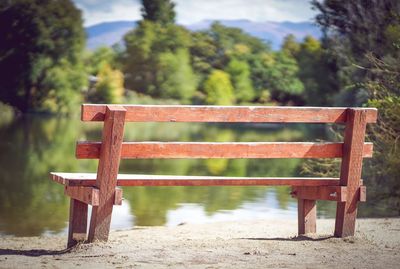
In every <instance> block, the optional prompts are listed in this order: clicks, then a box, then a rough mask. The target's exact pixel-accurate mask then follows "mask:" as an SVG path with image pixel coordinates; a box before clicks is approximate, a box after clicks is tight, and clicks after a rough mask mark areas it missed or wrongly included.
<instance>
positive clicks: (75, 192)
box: [64, 186, 99, 206]
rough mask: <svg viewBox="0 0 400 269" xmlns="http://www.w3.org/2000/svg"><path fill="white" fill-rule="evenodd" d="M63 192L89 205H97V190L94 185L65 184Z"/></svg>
mask: <svg viewBox="0 0 400 269" xmlns="http://www.w3.org/2000/svg"><path fill="white" fill-rule="evenodd" d="M64 194H65V195H68V196H69V197H71V198H73V199H75V200H78V201H80V202H82V203H85V204H88V205H91V206H98V205H99V190H98V189H97V188H95V187H83V186H75V187H73V186H65V190H64Z"/></svg>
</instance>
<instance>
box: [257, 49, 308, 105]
mask: <svg viewBox="0 0 400 269" xmlns="http://www.w3.org/2000/svg"><path fill="white" fill-rule="evenodd" d="M262 66H263V67H264V70H260V71H261V75H262V76H263V80H264V81H265V82H264V85H265V86H264V87H265V88H266V89H268V90H269V91H270V92H271V97H272V98H273V99H275V100H277V101H279V102H282V103H286V102H289V101H294V102H295V103H296V102H297V101H298V100H300V99H301V95H302V93H303V91H304V86H303V83H302V82H301V81H300V80H299V79H298V77H297V73H298V71H299V68H298V66H297V63H296V60H295V59H293V58H292V57H290V56H287V55H286V54H285V53H282V52H277V53H275V54H273V55H265V56H264V59H263V61H262Z"/></svg>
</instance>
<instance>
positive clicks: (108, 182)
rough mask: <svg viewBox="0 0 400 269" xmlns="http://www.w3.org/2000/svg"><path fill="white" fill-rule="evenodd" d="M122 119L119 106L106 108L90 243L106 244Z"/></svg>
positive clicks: (121, 111)
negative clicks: (99, 242)
mask: <svg viewBox="0 0 400 269" xmlns="http://www.w3.org/2000/svg"><path fill="white" fill-rule="evenodd" d="M125 115H126V110H125V109H124V108H123V107H121V106H107V108H106V115H105V120H104V127H103V136H102V147H101V151H100V159H99V165H98V168H97V177H96V187H97V188H98V189H99V205H98V206H94V207H93V208H92V216H91V219H90V228H89V236H88V241H89V242H93V241H95V240H100V241H107V240H108V234H109V232H110V223H111V214H112V209H113V205H114V201H115V187H116V185H117V175H118V170H119V161H120V155H121V147H122V139H123V136H124V124H125Z"/></svg>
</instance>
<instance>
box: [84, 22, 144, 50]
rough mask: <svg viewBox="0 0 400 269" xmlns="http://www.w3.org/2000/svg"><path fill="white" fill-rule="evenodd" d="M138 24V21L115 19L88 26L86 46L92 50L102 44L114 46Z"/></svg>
mask: <svg viewBox="0 0 400 269" xmlns="http://www.w3.org/2000/svg"><path fill="white" fill-rule="evenodd" d="M136 25H137V21H114V22H103V23H99V24H95V25H93V26H89V27H86V35H87V41H86V47H87V48H88V49H90V50H92V49H96V48H97V47H100V46H112V45H114V44H115V43H118V42H120V41H121V40H122V37H123V36H124V35H125V34H126V33H127V32H128V31H129V30H131V29H132V28H134V27H136Z"/></svg>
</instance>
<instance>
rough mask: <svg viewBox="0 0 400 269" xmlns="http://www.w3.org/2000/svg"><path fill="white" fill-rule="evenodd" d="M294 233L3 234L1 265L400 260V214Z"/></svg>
mask: <svg viewBox="0 0 400 269" xmlns="http://www.w3.org/2000/svg"><path fill="white" fill-rule="evenodd" d="M317 225H318V236H315V235H314V236H309V237H296V236H295V235H296V230H297V224H296V222H295V221H267V220H263V221H251V222H226V223H213V224H202V225H194V224H186V225H181V226H177V227H138V228H134V229H132V230H124V231H113V232H112V233H111V238H110V240H109V242H108V243H94V244H82V245H79V246H77V247H75V248H73V249H70V250H65V243H66V238H65V237H56V236H50V237H25V238H15V237H2V238H1V240H0V268H228V267H231V268H400V219H361V220H358V222H357V234H356V236H354V237H351V238H346V239H339V238H333V237H331V233H332V231H333V226H334V220H318V222H317Z"/></svg>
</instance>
